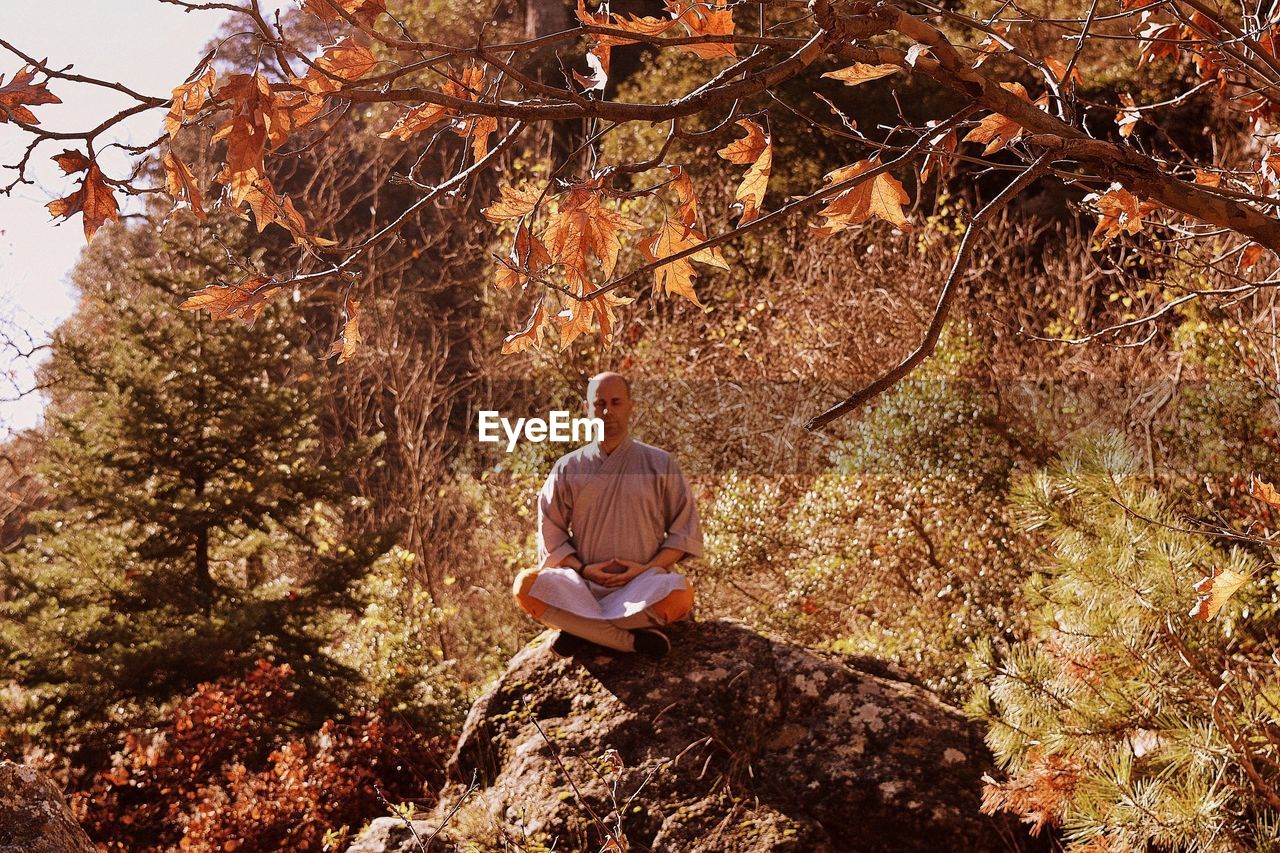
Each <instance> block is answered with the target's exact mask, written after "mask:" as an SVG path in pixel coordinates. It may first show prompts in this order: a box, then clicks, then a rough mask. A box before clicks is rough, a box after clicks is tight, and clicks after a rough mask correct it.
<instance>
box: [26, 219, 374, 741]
mask: <svg viewBox="0 0 1280 853" xmlns="http://www.w3.org/2000/svg"><path fill="white" fill-rule="evenodd" d="M104 236H106V234H105V233H104ZM235 262H236V259H235V258H234V255H233V253H232V252H231V251H229V250H227V249H226V248H224V247H223V246H220V245H219V244H217V243H214V242H212V241H207V240H206V241H204V242H200V241H199V240H198V238H197V237H196V235H195V233H194V232H192V231H187V230H184V229H183V228H182V227H181V226H180V225H178V224H177V223H173V224H171V226H170V228H169V230H168V231H167V232H166V235H165V236H156V235H154V234H151V233H149V232H144V231H142V230H127V229H117V230H115V231H114V232H111V239H109V240H102V241H95V243H94V247H93V249H91V250H90V251H89V252H88V253H87V254H86V255H85V257H84V258H83V260H82V261H81V263H80V264H79V266H78V268H77V270H76V272H75V275H74V280H75V282H76V284H77V285H78V287H79V289H80V291H81V301H80V305H79V308H78V310H77V312H76V314H75V315H74V316H73V317H72V318H71V319H70V320H68V321H67V322H66V323H65V324H63V326H62V327H61V328H60V329H59V330H58V331H57V332H56V333H55V336H54V340H53V345H52V356H51V358H50V361H49V363H48V365H47V366H46V367H45V369H44V375H43V380H44V382H45V383H46V384H47V385H48V386H49V387H50V389H51V391H50V403H49V406H48V408H47V410H46V425H45V429H46V431H47V433H48V445H47V451H46V458H45V460H44V462H43V467H42V474H43V476H44V478H45V479H46V481H47V484H48V488H49V491H50V492H51V493H52V494H53V495H54V496H55V503H54V505H53V507H52V508H51V509H49V510H48V511H45V512H43V513H42V514H41V515H40V516H39V517H38V518H37V526H38V531H37V533H35V534H34V535H33V536H31V537H29V538H28V540H27V541H26V542H24V543H23V545H22V547H21V548H20V549H19V550H17V551H15V552H14V553H11V554H8V555H5V557H4V559H3V564H2V568H0V572H3V575H2V576H0V578H2V584H3V585H7V586H10V587H11V588H12V590H13V591H14V593H15V595H14V596H13V598H12V600H10V601H7V602H5V603H3V604H0V655H2V656H3V657H2V658H0V659H3V660H4V662H5V664H7V666H8V668H9V669H10V670H11V671H12V672H13V674H14V680H15V681H16V683H17V684H18V685H19V686H20V687H22V688H23V689H24V690H23V695H24V696H25V697H26V698H27V700H28V702H27V704H28V707H26V708H18V709H11V712H12V711H14V710H16V714H13V718H14V719H17V720H22V721H24V729H25V733H26V734H27V735H29V736H34V737H36V738H37V739H38V740H43V741H46V742H47V741H51V740H52V739H53V738H54V737H55V736H56V737H57V738H58V739H59V740H60V741H61V743H60V749H61V751H63V752H65V751H67V748H68V743H67V742H66V739H67V736H68V734H69V733H71V734H73V735H74V737H73V738H72V740H76V739H79V741H80V742H82V743H85V744H88V743H89V742H93V743H94V745H95V747H96V748H99V749H105V748H110V747H111V746H112V744H111V743H110V740H111V738H110V737H107V735H109V734H110V735H114V734H115V733H117V732H118V731H120V730H121V729H123V728H125V727H129V726H136V725H145V724H147V723H148V722H150V721H153V720H154V719H155V718H156V715H157V713H158V712H159V711H160V709H161V708H162V706H163V704H164V703H165V702H167V701H169V700H171V699H172V698H174V697H176V696H179V695H182V694H185V693H188V692H190V691H191V689H192V688H193V687H194V686H195V685H197V684H198V683H200V682H204V681H209V680H211V679H215V678H218V677H220V676H223V675H228V674H238V673H240V672H243V671H244V670H246V669H247V668H248V667H249V666H251V665H252V663H253V661H254V660H256V659H257V658H259V657H262V656H267V657H272V658H274V659H276V660H278V661H280V662H282V663H288V664H290V665H291V666H292V667H293V668H294V669H295V670H296V671H297V672H298V673H299V675H300V677H301V681H302V685H301V686H302V689H303V690H304V692H307V693H309V694H310V696H311V701H310V702H309V703H308V706H309V707H311V708H313V709H314V711H315V713H316V714H317V716H318V717H319V715H323V714H327V713H332V712H333V710H334V703H333V702H332V701H329V700H331V699H332V698H333V697H334V696H335V695H336V693H335V691H338V690H340V689H341V688H342V685H343V684H344V683H347V682H349V681H350V680H351V679H352V678H353V677H354V673H352V672H351V671H349V670H346V669H345V668H343V667H341V666H339V665H338V664H336V663H334V662H333V661H332V660H331V659H330V658H328V657H326V656H325V655H324V654H323V653H322V652H321V651H320V649H321V647H322V646H323V644H324V640H325V637H324V633H325V629H326V626H327V625H329V624H331V622H332V620H333V619H334V618H336V616H337V614H338V613H339V612H340V611H341V610H343V609H351V608H354V607H355V606H356V604H357V603H358V602H357V601H356V598H355V595H354V594H353V593H352V591H351V590H352V587H353V584H354V582H355V581H357V580H359V579H360V578H361V577H362V576H364V574H365V573H366V571H367V569H368V567H369V566H370V564H371V563H372V562H373V560H375V559H376V558H377V556H378V555H379V554H381V553H383V552H385V551H386V549H387V547H389V541H388V537H387V536H386V535H385V534H376V535H365V536H360V537H356V536H351V535H348V534H347V533H346V532H345V529H346V525H345V523H344V520H345V519H346V518H347V517H348V514H349V513H350V512H352V511H353V510H356V509H358V506H357V502H356V501H355V500H354V499H353V498H352V497H351V496H350V495H349V494H347V492H346V490H345V485H344V480H345V478H346V472H347V471H349V470H350V469H351V467H352V466H353V465H354V464H355V463H356V462H358V461H359V460H360V459H361V458H363V457H364V456H365V455H366V454H367V453H368V452H369V451H370V450H371V449H372V447H373V444H374V442H373V440H367V441H363V442H359V443H356V444H353V445H351V446H348V447H346V448H345V449H343V450H342V451H340V452H339V453H337V454H336V455H334V456H332V457H330V458H321V457H320V453H319V447H320V441H319V430H318V425H317V405H316V399H315V397H316V393H315V384H314V381H313V379H312V378H311V377H312V374H313V372H314V370H316V369H317V368H316V365H315V361H314V359H313V358H312V357H311V356H310V355H308V354H307V353H306V351H305V349H304V347H303V346H302V342H301V341H300V340H299V324H298V323H297V322H296V320H292V319H289V318H286V317H285V316H284V314H285V310H286V309H285V308H281V307H275V308H272V309H271V310H267V311H266V312H264V313H263V314H262V315H261V316H260V317H259V318H258V319H257V321H256V322H255V323H254V324H253V326H252V327H249V326H245V325H240V324H235V323H226V322H216V323H215V322H214V321H211V320H210V319H208V318H207V317H205V316H200V315H196V314H192V313H189V312H180V311H178V310H176V305H177V304H178V302H179V301H181V299H182V297H183V296H184V295H185V294H188V293H190V292H191V291H193V290H196V289H198V288H199V287H201V286H203V285H205V284H207V283H208V282H209V281H210V280H213V279H215V278H217V279H220V280H235V275H236V272H235V270H233V269H229V265H230V264H232V263H235ZM242 263H243V262H242ZM15 727H16V726H15ZM95 732H96V733H97V735H98V736H97V737H94V733H95Z"/></svg>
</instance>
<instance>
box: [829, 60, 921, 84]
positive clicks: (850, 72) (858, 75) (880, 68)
mask: <svg viewBox="0 0 1280 853" xmlns="http://www.w3.org/2000/svg"><path fill="white" fill-rule="evenodd" d="M901 70H902V69H901V68H899V67H898V66H896V65H867V64H865V63H862V62H855V63H853V64H852V65H850V66H849V67H848V68H841V69H840V70H839V71H828V72H827V73H826V74H823V75H822V76H823V77H830V78H832V79H833V80H839V81H840V82H842V83H844V84H845V85H846V86H857V85H858V84H859V83H867V82H869V81H871V80H879V79H880V78H881V77H888V76H889V75H890V74H896V73H897V72H899V71H901Z"/></svg>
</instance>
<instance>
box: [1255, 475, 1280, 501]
mask: <svg viewBox="0 0 1280 853" xmlns="http://www.w3.org/2000/svg"><path fill="white" fill-rule="evenodd" d="M1249 495H1250V496H1251V497H1253V498H1255V499H1257V500H1260V501H1262V502H1263V503H1264V504H1268V505H1270V506H1273V507H1276V508H1277V509H1280V491H1276V487H1275V486H1273V485H1271V484H1270V483H1268V482H1267V481H1266V480H1263V479H1262V478H1261V477H1258V476H1257V475H1253V476H1251V477H1250V478H1249Z"/></svg>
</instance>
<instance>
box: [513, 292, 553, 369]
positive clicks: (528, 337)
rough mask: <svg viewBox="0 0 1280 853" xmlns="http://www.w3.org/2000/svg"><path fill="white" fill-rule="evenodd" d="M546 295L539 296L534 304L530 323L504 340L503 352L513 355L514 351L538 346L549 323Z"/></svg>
mask: <svg viewBox="0 0 1280 853" xmlns="http://www.w3.org/2000/svg"><path fill="white" fill-rule="evenodd" d="M545 298H546V297H545V296H539V297H538V301H537V303H536V304H535V305H534V306H533V314H532V315H531V316H530V317H529V322H528V324H526V325H525V327H524V328H523V329H521V330H520V331H518V332H513V333H512V334H510V335H507V337H506V338H505V339H504V340H503V341H502V354H503V355H511V354H512V353H517V352H523V351H525V350H527V349H529V348H530V347H536V346H537V345H538V342H539V341H540V339H541V338H542V330H543V328H544V327H545V326H546V323H547V312H546V309H545V308H544V307H543V302H544V300H545Z"/></svg>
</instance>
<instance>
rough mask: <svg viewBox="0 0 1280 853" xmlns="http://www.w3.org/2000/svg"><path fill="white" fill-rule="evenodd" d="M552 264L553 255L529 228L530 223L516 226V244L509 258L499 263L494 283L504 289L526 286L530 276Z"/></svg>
mask: <svg viewBox="0 0 1280 853" xmlns="http://www.w3.org/2000/svg"><path fill="white" fill-rule="evenodd" d="M549 266H551V255H550V253H549V252H547V247H546V246H545V245H543V242H542V241H541V240H539V239H538V238H537V237H535V236H534V235H533V233H532V232H531V231H530V230H529V225H528V223H525V222H521V223H520V224H519V225H518V226H517V227H516V237H515V244H514V245H513V246H512V247H511V255H510V256H509V259H508V260H507V261H505V262H503V263H501V264H499V265H498V273H497V276H496V277H495V279H494V284H496V285H497V286H498V287H500V288H502V289H503V290H508V289H510V288H512V287H517V286H519V287H524V286H525V283H526V282H528V281H529V278H530V277H531V276H534V275H538V274H540V273H542V271H543V270H545V269H546V268H547V267H549Z"/></svg>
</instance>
